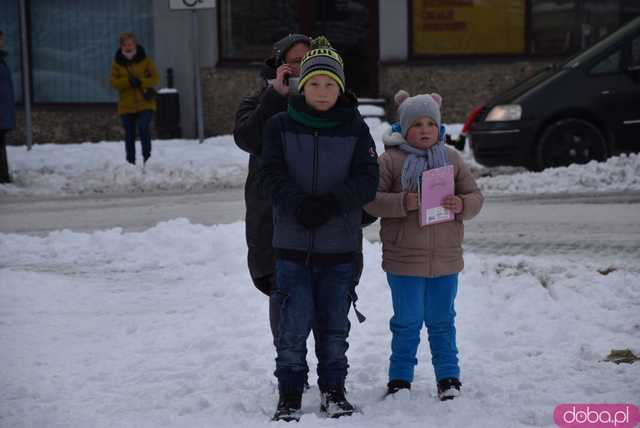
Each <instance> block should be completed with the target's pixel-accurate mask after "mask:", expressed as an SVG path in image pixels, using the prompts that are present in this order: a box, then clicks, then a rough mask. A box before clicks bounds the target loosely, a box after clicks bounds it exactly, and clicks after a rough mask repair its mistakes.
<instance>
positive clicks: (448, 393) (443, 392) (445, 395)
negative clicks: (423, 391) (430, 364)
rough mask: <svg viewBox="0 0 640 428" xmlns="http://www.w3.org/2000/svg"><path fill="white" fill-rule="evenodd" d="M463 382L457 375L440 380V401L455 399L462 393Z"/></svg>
mask: <svg viewBox="0 0 640 428" xmlns="http://www.w3.org/2000/svg"><path fill="white" fill-rule="evenodd" d="M461 386H462V384H461V383H460V381H459V380H458V379H456V378H455V377H447V378H444V379H442V380H440V381H438V398H439V399H440V401H446V400H453V399H454V398H456V397H457V396H459V395H460V387H461Z"/></svg>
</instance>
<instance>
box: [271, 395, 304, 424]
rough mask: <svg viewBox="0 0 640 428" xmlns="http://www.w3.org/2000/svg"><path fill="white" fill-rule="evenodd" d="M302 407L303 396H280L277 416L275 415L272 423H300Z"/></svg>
mask: <svg viewBox="0 0 640 428" xmlns="http://www.w3.org/2000/svg"><path fill="white" fill-rule="evenodd" d="M301 407H302V395H301V394H295V393H294V394H280V400H279V401H278V408H277V409H276V413H275V415H273V418H272V419H271V420H272V421H285V422H291V421H296V422H298V421H300V415H301V412H300V408H301Z"/></svg>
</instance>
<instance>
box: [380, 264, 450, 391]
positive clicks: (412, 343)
mask: <svg viewBox="0 0 640 428" xmlns="http://www.w3.org/2000/svg"><path fill="white" fill-rule="evenodd" d="M387 280H388V281H389V286H390V287H391V298H392V300H393V318H391V322H390V327H391V332H392V333H393V338H392V340H391V358H390V365H389V379H390V380H391V379H402V380H406V381H407V382H412V381H413V371H414V368H415V366H416V364H418V360H417V359H416V353H417V351H418V345H419V344H420V330H421V329H422V323H424V324H425V325H426V327H427V332H428V334H429V346H430V348H431V362H432V364H433V368H434V370H435V374H436V380H438V381H440V380H442V379H444V378H447V377H455V378H459V377H460V368H459V367H458V348H457V347H456V327H455V324H454V319H455V316H456V312H455V309H454V301H455V298H456V293H457V291H458V274H453V275H445V276H439V277H436V278H425V277H419V276H403V275H394V274H392V273H387Z"/></svg>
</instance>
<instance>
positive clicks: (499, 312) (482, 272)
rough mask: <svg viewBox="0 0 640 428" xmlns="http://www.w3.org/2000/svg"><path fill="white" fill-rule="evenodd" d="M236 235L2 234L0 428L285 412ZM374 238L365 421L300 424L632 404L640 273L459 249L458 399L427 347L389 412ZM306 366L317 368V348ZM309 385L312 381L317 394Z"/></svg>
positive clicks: (436, 421)
mask: <svg viewBox="0 0 640 428" xmlns="http://www.w3.org/2000/svg"><path fill="white" fill-rule="evenodd" d="M243 236H244V225H243V224H242V223H234V224H230V225H219V226H202V225H194V224H190V223H189V222H187V221H186V220H184V219H176V220H172V221H169V222H164V223H161V224H158V225H157V226H155V227H153V228H151V229H149V230H146V231H144V232H139V233H123V232H122V230H120V229H112V230H108V231H99V232H92V233H73V232H69V231H58V232H54V233H51V234H49V235H48V236H46V237H30V236H24V235H6V234H4V235H0V277H1V278H2V280H1V281H0V349H1V350H2V351H1V352H0V426H2V427H12V428H21V427H154V428H156V427H181V428H182V427H260V426H264V427H268V426H273V424H272V423H270V422H269V418H270V416H271V415H272V413H273V411H274V409H275V403H276V393H275V378H274V377H273V375H272V372H273V369H274V361H273V357H274V352H273V345H272V343H271V337H270V332H269V329H268V327H267V302H266V299H265V298H264V297H263V296H262V295H261V294H260V293H259V292H258V291H256V290H255V289H254V288H253V286H252V285H251V283H250V280H249V277H248V274H247V271H246V267H245V251H246V248H245V244H244V239H243ZM380 251H381V249H380V246H379V244H377V243H370V242H365V246H364V255H365V266H366V268H365V271H364V274H363V277H362V281H361V285H360V286H359V295H360V301H359V308H360V309H361V310H362V311H363V312H364V313H365V314H366V315H367V316H368V320H367V321H366V322H365V323H364V324H357V322H356V321H355V319H353V320H352V330H351V337H350V344H351V346H350V349H349V353H348V355H349V359H350V365H351V367H350V372H349V378H348V383H347V387H348V391H349V397H350V398H351V400H352V401H353V402H354V403H356V404H357V405H358V406H359V407H360V408H361V410H362V414H358V415H356V416H353V417H351V418H343V419H339V420H325V419H323V418H321V417H320V416H319V413H318V407H319V396H318V390H317V388H316V387H315V386H312V388H311V390H310V391H308V392H306V393H305V396H304V402H303V407H304V411H305V412H306V414H305V415H304V416H303V420H302V422H301V425H300V426H304V427H335V426H349V427H390V426H401V427H420V428H422V427H483V428H485V427H530V426H543V427H552V426H554V424H553V410H554V408H555V406H556V405H558V404H560V403H603V402H608V403H637V402H638V398H640V383H639V382H638V379H640V364H637V363H636V364H621V365H615V364H612V363H608V362H603V361H602V360H603V359H604V358H605V357H606V356H607V354H608V353H609V351H610V350H611V349H618V348H631V349H632V350H634V351H635V352H636V353H637V352H639V351H640V324H639V320H638V313H640V270H638V269H637V267H636V268H633V267H628V268H621V269H617V270H616V269H613V271H611V270H612V269H610V267H611V266H610V265H609V264H606V263H604V262H603V261H601V260H600V259H598V258H597V257H594V258H585V257H581V258H576V257H571V256H569V255H566V256H557V255H556V256H554V257H535V258H533V257H525V256H515V257H506V256H504V257H499V256H494V255H491V254H482V253H475V254H467V255H466V269H465V271H464V272H463V273H462V275H461V280H460V289H459V290H460V291H459V296H458V299H457V308H456V309H457V312H458V317H457V327H458V338H459V348H460V356H461V367H462V382H463V384H464V386H463V391H464V392H463V395H462V396H461V397H460V398H459V399H457V400H454V401H451V402H446V403H441V402H438V401H437V400H436V399H435V386H434V377H433V370H432V368H431V364H430V357H429V351H428V346H426V343H427V342H426V338H425V337H424V335H423V340H422V345H421V348H420V357H419V360H420V364H419V365H418V367H417V376H416V379H415V382H414V386H413V390H412V392H411V394H410V396H406V397H402V398H401V399H396V400H387V401H383V400H382V394H383V392H384V385H385V383H386V381H387V378H386V370H387V363H388V351H389V342H390V333H389V331H388V322H389V318H390V315H391V303H390V296H389V292H388V287H387V285H386V280H385V276H384V273H383V272H382V271H381V269H380V266H379V265H380ZM309 345H310V349H309V359H308V360H309V362H310V365H311V367H312V368H315V357H314V356H313V355H314V354H313V343H312V341H310V342H309ZM314 381H315V376H313V378H312V383H313V382H314Z"/></svg>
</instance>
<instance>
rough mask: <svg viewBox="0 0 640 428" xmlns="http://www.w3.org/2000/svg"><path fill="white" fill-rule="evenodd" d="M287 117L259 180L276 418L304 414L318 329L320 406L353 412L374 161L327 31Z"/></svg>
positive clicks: (271, 130)
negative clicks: (272, 268)
mask: <svg viewBox="0 0 640 428" xmlns="http://www.w3.org/2000/svg"><path fill="white" fill-rule="evenodd" d="M298 89H299V91H300V93H301V94H302V95H297V96H291V97H289V105H288V108H287V112H286V113H279V114H277V115H275V116H274V117H273V118H271V119H270V120H269V121H268V123H267V126H266V128H265V134H264V143H263V155H262V168H261V170H260V177H259V185H260V186H261V189H262V190H263V192H264V193H265V194H266V195H268V196H270V197H271V199H272V202H273V227H274V229H273V248H274V253H275V257H276V292H275V298H276V299H279V300H281V301H282V302H283V304H282V306H281V314H280V325H279V334H278V339H277V354H278V355H277V358H276V371H275V375H276V377H277V378H278V387H279V392H280V399H279V402H278V408H277V410H276V413H275V415H274V420H287V421H289V420H298V419H299V411H300V407H301V401H302V391H303V388H304V381H305V374H306V352H307V349H306V340H307V337H308V336H309V332H310V331H311V328H312V326H315V335H316V337H315V339H316V355H317V357H318V386H319V388H320V391H321V393H322V397H321V408H320V410H321V411H322V412H324V413H326V414H327V415H328V416H330V417H339V416H343V415H350V414H352V413H353V411H354V408H353V406H352V405H351V404H350V403H349V402H348V401H347V399H346V397H345V389H344V383H345V378H346V375H347V367H348V364H347V357H346V351H347V348H348V343H347V337H348V335H349V329H350V323H349V319H348V313H349V305H350V296H351V289H352V285H353V277H354V266H355V264H354V259H355V257H356V254H357V253H358V252H359V249H360V245H361V231H360V226H361V225H360V222H361V210H362V207H363V205H365V204H366V203H367V202H369V201H371V200H373V199H374V198H375V194H376V188H377V184H378V164H377V154H376V151H375V145H374V142H373V140H372V138H371V136H370V134H369V129H368V127H367V125H366V124H365V123H364V121H363V120H362V118H361V117H360V115H359V114H358V113H357V108H356V105H355V102H354V101H353V100H352V99H349V98H348V97H346V96H345V95H344V92H345V76H344V69H343V64H342V58H341V57H340V55H339V54H338V53H337V52H336V51H335V50H333V49H332V48H331V45H330V44H329V43H328V41H327V40H326V39H325V38H324V37H320V38H318V39H315V40H314V41H313V42H312V45H311V50H310V51H309V52H308V53H307V54H306V55H305V57H304V59H303V60H302V64H301V69H300V80H299V83H298Z"/></svg>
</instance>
